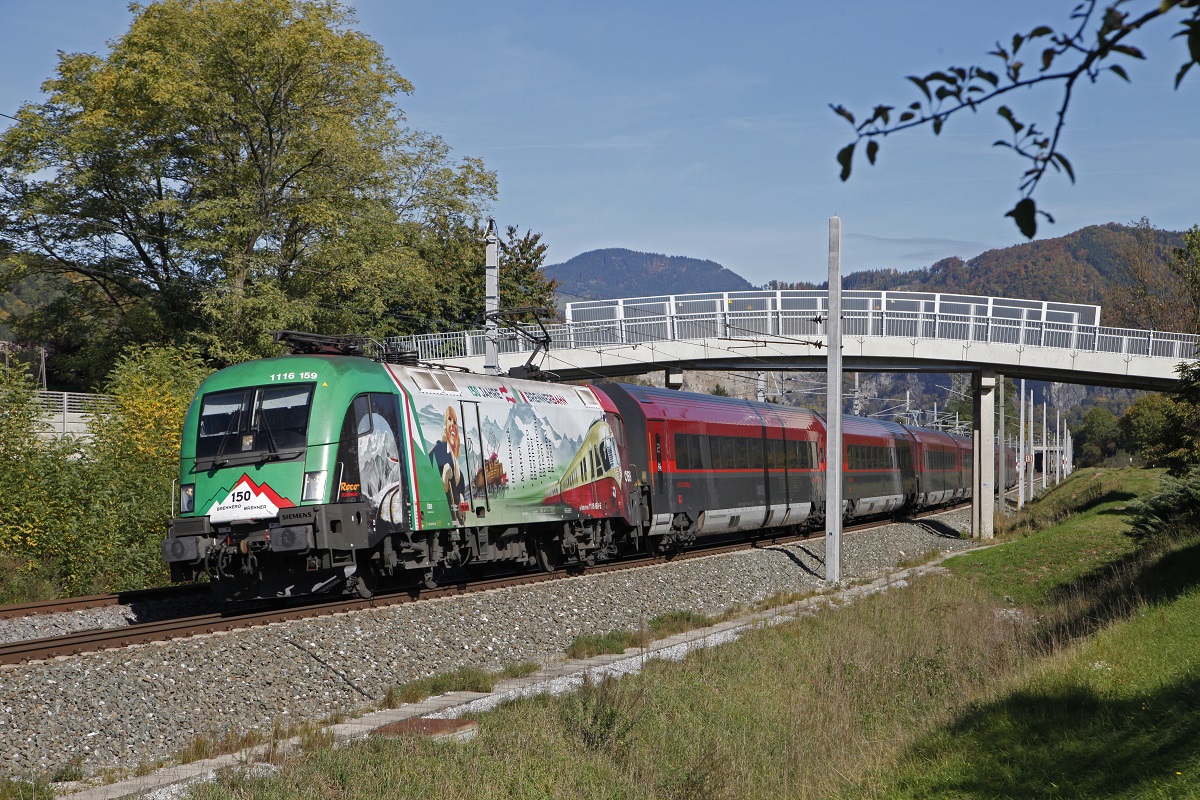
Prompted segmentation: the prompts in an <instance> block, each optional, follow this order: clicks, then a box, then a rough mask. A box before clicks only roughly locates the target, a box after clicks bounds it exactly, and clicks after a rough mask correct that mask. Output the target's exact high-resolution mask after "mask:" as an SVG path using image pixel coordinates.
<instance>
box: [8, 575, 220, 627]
mask: <svg viewBox="0 0 1200 800" xmlns="http://www.w3.org/2000/svg"><path fill="white" fill-rule="evenodd" d="M207 592H208V586H207V585H206V584H192V585H187V586H160V587H158V588H155V589H137V590H134V591H129V592H116V593H115V594H92V595H86V596H83V597H60V598H57V599H55V600H37V601H34V602H31V603H15V604H13V605H7V606H0V619H16V618H20V617H32V616H37V615H39V614H60V613H63V612H65V611H83V610H87V609H91V608H105V607H108V606H125V605H134V604H137V603H153V602H157V601H160V600H172V599H175V598H180V599H182V598H185V597H190V596H193V595H200V594H205V593H207Z"/></svg>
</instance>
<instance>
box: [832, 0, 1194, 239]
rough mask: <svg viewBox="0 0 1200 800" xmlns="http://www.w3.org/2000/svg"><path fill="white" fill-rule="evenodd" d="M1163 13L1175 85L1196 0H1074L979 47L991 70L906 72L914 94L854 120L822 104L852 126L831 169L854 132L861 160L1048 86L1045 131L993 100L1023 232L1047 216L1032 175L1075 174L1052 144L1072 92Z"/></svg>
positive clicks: (847, 167)
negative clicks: (889, 141)
mask: <svg viewBox="0 0 1200 800" xmlns="http://www.w3.org/2000/svg"><path fill="white" fill-rule="evenodd" d="M1166 20H1175V21H1176V22H1177V23H1178V25H1179V27H1178V28H1176V31H1175V33H1174V34H1173V35H1174V36H1180V37H1184V39H1185V40H1186V42H1187V48H1188V58H1187V59H1186V60H1185V61H1184V62H1183V64H1182V66H1181V67H1180V69H1179V72H1178V73H1177V75H1176V78H1175V87H1176V88H1178V87H1179V84H1180V82H1181V81H1182V80H1183V78H1184V76H1185V75H1186V74H1187V72H1188V70H1189V69H1191V67H1192V65H1193V64H1195V63H1197V62H1200V0H1152V1H1151V0H1109V2H1108V3H1107V4H1102V3H1101V2H1099V0H1081V2H1079V3H1078V4H1077V5H1076V6H1075V9H1074V11H1073V12H1072V13H1071V21H1070V23H1069V24H1068V25H1067V26H1064V27H1063V28H1061V29H1056V28H1054V27H1052V26H1050V25H1037V26H1035V27H1034V28H1032V29H1031V30H1030V31H1029V32H1028V33H1018V34H1014V35H1013V37H1012V39H1011V41H1010V42H1004V43H1000V42H997V43H996V49H995V50H993V51H991V52H990V53H989V54H988V55H990V56H993V57H994V58H995V59H996V61H997V62H998V64H997V65H996V69H994V70H993V69H988V68H986V67H983V66H979V65H972V66H968V67H960V66H951V67H948V68H946V69H944V70H935V71H933V72H930V73H929V74H927V75H910V76H909V77H908V80H909V81H910V82H912V84H913V85H914V86H916V87H917V89H918V90H919V91H920V95H919V96H917V98H916V99H915V100H913V101H912V102H910V103H907V104H903V105H904V108H903V110H901V111H900V112H899V113H895V112H896V110H897V107H898V106H899V105H901V104H880V105H877V106H875V107H874V108H873V109H872V110H871V112H870V114H868V115H866V117H865V119H863V120H862V121H861V122H860V121H858V119H857V118H856V117H855V115H854V114H853V113H851V112H850V111H849V110H847V109H846V108H845V107H844V106H842V105H831V106H830V107H831V108H832V109H833V110H834V112H835V113H836V114H838V115H839V116H841V117H842V118H844V119H845V120H846V121H847V122H848V123H849V124H850V126H851V127H852V128H853V129H854V139H853V141H851V142H850V143H849V144H848V145H846V146H845V147H843V148H842V149H841V150H840V151H839V152H838V154H837V161H838V164H839V165H840V166H841V178H842V180H843V181H844V180H847V179H849V177H850V172H851V169H852V166H853V162H854V156H855V150H856V148H857V146H858V145H859V144H861V143H862V142H863V141H864V140H866V145H865V147H864V150H865V154H866V157H867V161H868V162H869V163H871V164H874V163H875V159H876V158H877V157H878V154H879V143H880V140H881V139H883V138H884V137H886V136H889V135H891V134H895V133H899V132H901V131H904V130H908V129H910V128H920V127H925V126H928V127H930V128H931V129H932V130H933V133H934V135H938V134H940V133H941V132H942V128H943V127H944V126H945V124H946V121H947V120H948V119H949V118H950V117H952V116H954V115H955V114H959V113H960V112H963V111H967V110H969V111H971V112H975V111H977V110H979V109H980V108H981V107H984V106H988V105H992V104H994V103H1000V102H1002V101H1008V102H1015V101H1013V100H1011V99H1010V98H1013V97H1017V96H1019V95H1018V92H1021V93H1022V95H1020V96H1027V94H1026V93H1027V90H1029V89H1032V88H1036V87H1041V86H1057V87H1059V91H1060V94H1059V98H1058V103H1057V108H1056V110H1055V112H1054V124H1053V125H1052V126H1050V127H1049V130H1048V131H1043V130H1042V129H1041V128H1039V127H1038V125H1037V123H1026V122H1022V121H1021V119H1020V118H1019V117H1018V114H1017V113H1016V112H1015V111H1014V110H1013V107H1012V106H1009V105H1004V104H1002V105H1000V106H999V107H998V108H997V109H996V113H997V115H998V116H999V117H1000V118H1001V119H1003V120H1004V125H1003V127H1004V128H1005V132H1006V133H1005V135H1006V138H1004V139H1000V140H998V141H996V142H995V145H996V146H998V147H1005V148H1008V149H1009V150H1011V151H1012V152H1013V153H1015V154H1016V155H1017V156H1018V157H1020V158H1021V159H1022V160H1023V161H1024V162H1025V165H1026V169H1025V172H1024V173H1023V174H1022V176H1021V181H1020V185H1019V191H1020V195H1021V199H1020V200H1018V201H1017V204H1016V205H1015V206H1013V208H1012V209H1011V210H1009V211H1008V213H1007V214H1005V216H1008V217H1012V218H1013V221H1014V222H1015V223H1016V224H1017V227H1018V228H1020V230H1021V233H1023V234H1024V235H1025V236H1027V237H1028V238H1030V239H1032V238H1033V237H1034V235H1035V234H1036V233H1037V218H1038V216H1039V215H1040V216H1043V217H1045V218H1046V219H1047V220H1048V221H1049V222H1054V218H1053V217H1051V216H1050V214H1048V213H1046V212H1045V211H1042V210H1039V209H1038V207H1037V203H1036V201H1035V200H1034V198H1033V194H1034V192H1035V190H1036V189H1037V187H1038V184H1039V183H1040V182H1041V180H1042V178H1043V177H1045V175H1046V174H1047V172H1048V171H1049V170H1054V171H1055V172H1061V173H1065V174H1066V175H1067V177H1068V178H1070V180H1071V181H1072V182H1074V180H1075V171H1074V169H1073V168H1072V166H1071V162H1070V161H1068V160H1067V157H1066V156H1065V155H1064V154H1063V152H1062V149H1061V145H1062V134H1063V129H1064V126H1065V125H1066V121H1067V114H1068V111H1069V109H1070V105H1071V99H1072V96H1073V93H1074V92H1076V91H1077V90H1078V89H1080V88H1081V87H1082V86H1084V85H1086V84H1087V83H1094V82H1096V81H1097V80H1100V79H1101V78H1108V77H1109V75H1115V76H1116V77H1118V78H1121V79H1122V80H1126V81H1127V80H1129V75H1128V73H1127V72H1126V70H1125V67H1124V65H1123V63H1122V62H1123V61H1124V62H1126V63H1128V60H1130V59H1134V60H1136V59H1143V58H1145V55H1144V53H1143V52H1142V51H1141V50H1139V49H1138V48H1136V47H1134V46H1132V45H1130V44H1129V43H1128V40H1129V39H1130V37H1131V36H1132V34H1134V33H1136V32H1137V31H1140V30H1142V29H1143V28H1146V27H1150V26H1153V25H1155V24H1157V23H1160V22H1163V21H1166ZM1035 70H1036V72H1035Z"/></svg>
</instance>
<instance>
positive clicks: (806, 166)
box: [0, 0, 1200, 288]
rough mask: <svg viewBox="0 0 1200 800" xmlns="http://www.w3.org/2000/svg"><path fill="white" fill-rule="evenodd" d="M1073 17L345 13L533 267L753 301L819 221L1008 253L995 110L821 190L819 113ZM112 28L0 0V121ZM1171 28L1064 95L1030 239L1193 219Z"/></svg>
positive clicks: (912, 141)
mask: <svg viewBox="0 0 1200 800" xmlns="http://www.w3.org/2000/svg"><path fill="white" fill-rule="evenodd" d="M1075 2H1076V0H1061V1H1060V2H1046V1H1045V0H1039V1H1038V2H1034V1H1033V0H1008V1H1007V2H994V1H993V2H980V1H979V0H958V1H957V2H951V0H945V1H944V2H939V1H936V0H935V1H932V2H921V3H913V2H908V3H896V2H878V1H872V2H868V1H867V0H841V2H836V3H829V2H821V3H817V2H809V1H808V0H793V1H792V2H753V1H752V2H749V3H746V4H740V5H738V6H736V7H735V4H733V3H729V2H708V1H707V0H700V1H699V2H692V3H686V4H685V3H666V2H659V1H658V0H641V1H640V2H626V1H625V0H617V1H615V2H603V3H582V2H574V1H573V0H566V1H564V0H558V2H544V1H541V0H536V1H535V0H518V1H514V2H509V1H508V0H501V2H491V3H482V2H476V1H475V0H463V1H462V2H455V0H443V1H442V2H422V3H408V2H391V1H389V0H360V2H357V3H350V5H351V6H353V7H354V8H356V9H357V12H358V18H359V27H360V28H361V29H362V30H363V31H365V32H366V33H367V34H369V35H370V36H371V37H372V38H374V39H375V40H376V41H378V42H380V43H381V44H382V45H383V46H384V48H385V50H386V52H387V53H388V55H389V57H390V58H391V59H392V62H393V63H394V64H395V66H396V67H397V69H398V70H399V71H400V73H401V74H403V75H404V76H405V77H406V78H408V79H409V80H410V81H412V83H413V84H414V85H415V92H414V94H413V95H411V96H409V97H404V98H400V105H401V107H402V108H403V109H404V111H405V113H406V115H407V118H408V121H409V123H410V124H411V125H413V126H415V127H418V128H422V129H425V130H429V131H433V132H435V133H438V134H441V135H442V136H443V137H444V138H445V139H446V141H447V142H448V143H449V144H450V146H451V147H452V148H454V151H455V153H456V154H458V155H471V156H478V157H480V158H482V159H483V160H484V162H485V163H486V164H487V165H488V166H489V167H490V168H492V169H494V170H496V172H497V173H498V175H499V182H500V195H499V199H498V200H497V202H496V204H495V206H494V209H493V212H494V215H495V217H496V219H497V221H498V222H499V223H500V224H501V225H507V224H517V225H520V226H521V227H522V228H532V229H534V230H536V231H541V232H542V233H543V235H544V241H546V242H547V243H548V244H549V246H550V251H549V257H548V260H549V262H551V263H554V262H558V261H564V260H566V259H568V258H570V257H571V256H574V255H577V254H578V253H581V252H584V251H587V250H591V249H595V248H600V247H628V248H631V249H635V250H645V251H650V252H658V253H665V254H668V255H687V256H693V257H697V258H710V259H713V260H715V261H718V262H720V263H722V264H723V265H725V266H727V267H729V268H730V269H733V270H734V271H736V272H738V273H740V274H741V275H743V276H744V277H746V278H747V279H748V280H750V281H751V282H752V283H755V284H761V283H763V282H765V281H767V280H770V279H772V278H777V279H780V280H817V281H819V280H823V278H824V275H825V271H826V259H827V254H826V245H827V226H828V218H829V216H830V215H832V214H837V215H839V216H840V217H841V219H842V227H843V236H844V239H843V265H844V269H845V271H847V272H851V271H855V270H860V269H870V268H879V267H895V268H898V269H910V268H915V267H921V266H927V265H929V264H931V263H933V262H934V261H936V260H937V259H940V258H944V257H946V256H952V255H957V256H961V257H963V258H970V257H973V256H975V255H977V254H978V253H980V252H982V251H983V250H986V249H988V248H992V247H1007V246H1010V245H1013V244H1018V243H1020V242H1022V241H1024V239H1023V237H1021V236H1020V234H1019V233H1018V232H1017V230H1016V228H1015V227H1014V226H1013V225H1012V222H1011V221H1010V220H1008V219H1005V218H1004V217H1003V213H1004V211H1006V210H1007V209H1008V208H1010V207H1011V206H1012V204H1013V203H1014V202H1015V201H1016V199H1017V198H1018V195H1017V184H1018V181H1019V176H1020V173H1021V171H1022V170H1023V169H1024V164H1023V162H1020V161H1019V160H1017V159H1016V158H1015V157H1013V156H1011V155H1009V154H1007V153H1006V152H1004V151H1002V150H1001V149H1000V148H994V147H991V146H990V145H991V142H992V141H994V140H995V139H997V138H1001V137H1003V136H1005V135H1006V130H1007V128H1006V124H1005V123H1003V122H1002V121H1001V120H1000V119H999V118H998V117H996V116H995V114H994V111H993V110H988V111H985V112H981V113H980V114H978V115H977V116H976V117H975V118H973V119H969V118H966V117H964V118H962V119H955V120H952V121H951V122H950V123H949V124H948V125H947V127H946V129H945V131H944V132H943V134H942V135H941V136H940V137H937V138H934V137H933V135H932V134H931V133H929V132H928V131H916V132H912V133H908V134H905V135H901V136H898V137H895V138H892V139H889V140H888V141H885V142H884V143H883V147H882V148H881V151H880V163H879V164H878V165H877V166H876V167H874V168H868V167H866V165H865V164H863V163H858V164H856V171H855V174H854V176H853V177H852V178H851V180H850V181H849V182H848V183H845V184H843V183H841V182H840V181H839V180H838V176H837V170H838V168H837V164H836V163H835V161H834V155H835V153H836V152H837V150H838V149H839V148H840V147H841V146H842V145H844V144H846V143H847V142H848V141H849V136H848V133H849V127H848V126H846V125H845V123H844V122H843V121H842V120H840V119H839V118H837V117H836V116H835V115H834V114H833V113H832V112H831V111H830V110H829V107H828V104H829V103H831V102H835V103H836V102H841V103H844V104H846V105H847V107H849V108H851V109H852V110H855V111H856V112H861V111H866V110H867V109H869V108H870V107H871V106H872V105H874V104H875V103H879V102H894V103H897V104H901V103H907V102H908V101H910V100H912V99H915V97H914V96H913V94H914V92H915V90H912V91H910V88H911V87H910V84H908V83H907V82H906V81H905V80H904V76H905V75H909V74H923V73H925V72H928V71H930V70H933V69H940V68H944V67H947V66H949V65H951V64H959V65H967V64H972V63H986V62H981V59H983V58H984V54H985V53H986V51H987V50H990V49H991V48H992V45H993V43H994V42H996V41H997V40H998V39H1002V40H1004V41H1008V40H1009V39H1010V38H1011V36H1012V34H1013V33H1015V32H1017V31H1028V30H1029V29H1030V28H1032V27H1033V26H1034V25H1036V24H1039V23H1042V22H1047V23H1050V24H1052V25H1055V26H1056V27H1057V26H1061V25H1063V24H1065V23H1066V21H1067V16H1068V14H1069V12H1070V10H1071V8H1072V7H1073V6H1074V5H1075ZM1143 5H1145V3H1143ZM129 21H130V15H129V12H128V10H127V3H126V2H125V0H38V2H29V1H27V0H0V113H5V114H11V113H13V112H14V111H15V110H16V108H17V106H18V105H19V104H20V103H21V102H23V101H28V100H37V99H38V98H39V96H40V95H39V86H40V84H41V82H42V81H43V80H44V79H45V78H46V77H48V76H50V75H51V74H52V72H53V70H54V66H55V64H56V51H58V50H65V51H69V52H73V51H87V52H96V53H104V52H105V42H106V41H108V40H110V39H112V38H114V37H118V36H120V35H121V34H122V33H123V32H124V31H125V30H126V29H127V28H128V25H129ZM1172 33H1174V28H1173V27H1171V26H1166V27H1163V26H1161V25H1160V27H1158V28H1156V29H1153V30H1150V31H1148V32H1147V33H1144V34H1142V35H1141V36H1140V38H1139V39H1138V40H1137V43H1138V44H1141V45H1142V46H1144V47H1145V49H1146V50H1147V52H1150V53H1151V58H1150V59H1149V61H1148V62H1146V63H1144V64H1137V63H1134V64H1130V65H1128V68H1129V72H1130V75H1131V77H1132V78H1133V82H1132V84H1126V83H1124V82H1123V81H1121V80H1120V79H1118V78H1116V76H1113V75H1108V76H1105V77H1104V78H1103V79H1102V80H1101V81H1100V82H1099V83H1098V84H1096V85H1094V86H1093V85H1087V86H1083V87H1081V89H1080V91H1079V92H1078V94H1077V96H1076V99H1075V101H1074V103H1073V111H1072V114H1071V117H1070V119H1069V122H1068V128H1067V133H1066V139H1065V145H1064V150H1065V152H1066V154H1067V155H1068V157H1069V158H1070V159H1071V161H1072V163H1073V165H1074V168H1075V172H1076V177H1077V183H1076V184H1075V185H1074V186H1072V185H1071V184H1070V183H1069V181H1068V180H1067V179H1066V178H1065V177H1051V178H1049V179H1048V180H1047V181H1045V182H1044V183H1043V186H1042V188H1041V189H1040V190H1039V193H1038V202H1039V205H1040V206H1041V207H1043V208H1046V209H1048V210H1049V211H1050V212H1051V213H1053V214H1054V215H1055V217H1056V219H1057V224H1055V225H1046V224H1044V223H1042V224H1041V225H1040V227H1039V235H1040V236H1042V237H1045V236H1060V235H1063V234H1066V233H1069V232H1071V231H1074V230H1077V229H1078V228H1081V227H1083V226H1085V225H1092V224H1098V223H1105V222H1129V221H1132V220H1136V219H1138V218H1140V217H1142V216H1146V217H1149V219H1150V221H1151V222H1152V223H1154V224H1155V225H1157V226H1159V227H1163V228H1168V229H1173V230H1182V229H1184V228H1187V227H1190V226H1191V225H1193V224H1196V223H1198V222H1200V180H1197V176H1200V103H1198V100H1200V73H1196V72H1194V73H1193V74H1191V75H1190V76H1189V79H1187V80H1185V81H1184V85H1183V86H1182V87H1181V89H1180V90H1179V91H1178V92H1176V91H1174V90H1173V89H1172V86H1173V79H1174V74H1175V71H1176V70H1177V69H1178V66H1179V64H1180V63H1181V61H1182V59H1183V57H1184V54H1185V52H1186V50H1185V48H1184V44H1183V42H1182V40H1180V39H1175V40H1172V39H1170V38H1169V37H1170V34H1172ZM1031 55H1032V54H1031ZM1056 99H1057V98H1056V97H1055V98H1053V100H1054V101H1056ZM1051 100H1052V98H1050V96H1049V95H1047V96H1046V98H1045V102H1042V103H1039V101H1038V98H1037V96H1036V95H1033V94H1030V95H1028V97H1027V98H1021V99H1020V101H1021V102H1022V103H1025V104H1026V105H1024V106H1020V105H1018V106H1017V107H1018V111H1020V110H1021V109H1022V108H1025V109H1028V112H1027V114H1026V115H1027V116H1032V117H1034V118H1036V119H1037V120H1038V121H1039V122H1040V123H1041V127H1042V128H1043V129H1045V128H1047V127H1048V126H1049V125H1051V124H1052V121H1053V120H1052V118H1051V116H1050V114H1049V113H1048V112H1047V113H1043V114H1041V115H1040V116H1036V115H1035V114H1034V113H1033V112H1034V111H1036V110H1037V109H1038V107H1039V106H1040V107H1041V108H1042V109H1049V108H1050V107H1051ZM1033 104H1038V105H1033ZM3 123H7V120H4V119H0V124H3ZM684 288H686V287H684Z"/></svg>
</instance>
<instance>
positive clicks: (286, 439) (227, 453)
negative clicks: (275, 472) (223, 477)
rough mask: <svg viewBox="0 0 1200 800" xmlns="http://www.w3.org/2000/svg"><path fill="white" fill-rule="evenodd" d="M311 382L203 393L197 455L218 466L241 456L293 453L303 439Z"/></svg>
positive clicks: (288, 455)
mask: <svg viewBox="0 0 1200 800" xmlns="http://www.w3.org/2000/svg"><path fill="white" fill-rule="evenodd" d="M314 386H315V384H311V383H302V384H289V385H287V386H253V387H247V388H245V389H234V390H233V391H228V392H214V393H212V394H207V395H205V396H204V400H203V401H202V402H201V404H200V425H199V430H198V435H197V439H196V458H197V459H209V458H211V459H213V466H221V463H223V462H228V461H229V460H231V459H238V460H244V457H249V458H251V459H258V458H264V457H265V458H281V459H282V458H294V457H296V456H297V455H299V454H300V453H302V452H304V446H305V444H306V443H307V441H308V413H309V410H310V409H311V407H312V395H313V388H314Z"/></svg>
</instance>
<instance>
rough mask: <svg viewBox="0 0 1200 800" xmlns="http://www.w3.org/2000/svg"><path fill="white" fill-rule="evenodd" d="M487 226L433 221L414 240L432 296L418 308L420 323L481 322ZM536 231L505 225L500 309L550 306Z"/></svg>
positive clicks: (551, 284) (466, 325)
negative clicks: (425, 266)
mask: <svg viewBox="0 0 1200 800" xmlns="http://www.w3.org/2000/svg"><path fill="white" fill-rule="evenodd" d="M485 233H486V227H485V226H484V225H482V224H481V223H480V222H479V221H477V220H475V221H471V222H470V223H462V222H454V223H447V224H443V225H438V226H435V227H433V228H431V229H429V230H426V231H424V232H423V235H421V236H420V237H419V238H418V239H416V240H415V241H414V244H415V246H416V250H417V253H418V254H419V257H420V258H421V259H422V260H423V261H424V262H426V263H428V264H429V265H430V271H431V273H432V278H431V281H432V286H433V287H434V289H435V291H434V296H433V297H430V298H429V299H428V300H426V302H425V303H423V304H421V305H420V306H416V305H410V306H409V307H410V308H414V309H419V310H420V313H421V314H422V318H423V320H424V325H425V327H428V328H435V329H457V330H463V329H470V328H477V327H479V326H480V325H482V324H483V309H484V288H485V287H484V282H485V275H484V269H483V267H484V261H485V255H486V253H485V249H486V246H485V243H484V235H485ZM541 239H542V235H541V234H540V233H533V232H532V231H529V230H527V231H526V232H525V233H524V234H521V233H520V231H519V230H518V228H517V227H516V226H515V225H509V226H508V228H507V229H506V231H505V235H504V237H503V238H502V239H501V241H500V254H499V255H500V308H501V309H505V308H516V307H522V306H525V307H528V306H537V307H542V308H553V307H554V290H555V289H556V288H557V287H558V282H557V281H552V280H550V279H549V278H547V277H546V275H545V273H544V272H542V267H543V265H544V262H545V260H546V245H545V244H544V243H543V242H542V240H541Z"/></svg>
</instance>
